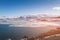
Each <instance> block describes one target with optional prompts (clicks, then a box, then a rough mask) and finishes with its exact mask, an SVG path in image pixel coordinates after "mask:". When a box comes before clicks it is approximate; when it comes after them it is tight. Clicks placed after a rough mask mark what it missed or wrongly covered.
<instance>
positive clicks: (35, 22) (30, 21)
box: [0, 14, 60, 27]
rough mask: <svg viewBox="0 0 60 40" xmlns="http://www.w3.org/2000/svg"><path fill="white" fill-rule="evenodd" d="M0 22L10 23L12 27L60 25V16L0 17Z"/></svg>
mask: <svg viewBox="0 0 60 40" xmlns="http://www.w3.org/2000/svg"><path fill="white" fill-rule="evenodd" d="M0 24H9V25H10V27H12V26H14V27H47V26H58V27H59V26H60V16H49V15H45V14H44V15H27V16H20V17H16V18H9V17H5V16H3V17H0Z"/></svg>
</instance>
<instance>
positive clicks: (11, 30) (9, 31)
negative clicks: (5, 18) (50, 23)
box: [0, 24, 51, 40]
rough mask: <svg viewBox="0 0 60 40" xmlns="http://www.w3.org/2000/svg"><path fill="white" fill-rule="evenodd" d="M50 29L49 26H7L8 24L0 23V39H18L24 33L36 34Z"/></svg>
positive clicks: (28, 34)
mask: <svg viewBox="0 0 60 40" xmlns="http://www.w3.org/2000/svg"><path fill="white" fill-rule="evenodd" d="M50 29H51V28H49V27H9V25H6V24H0V40H6V39H8V38H11V39H13V40H18V39H20V38H22V37H23V36H25V35H27V36H29V37H31V36H36V35H39V34H41V33H43V32H46V31H48V30H50Z"/></svg>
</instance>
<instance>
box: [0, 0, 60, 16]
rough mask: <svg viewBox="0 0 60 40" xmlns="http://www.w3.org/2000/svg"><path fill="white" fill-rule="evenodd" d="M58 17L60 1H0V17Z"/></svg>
mask: <svg viewBox="0 0 60 40" xmlns="http://www.w3.org/2000/svg"><path fill="white" fill-rule="evenodd" d="M32 14H47V15H60V0H0V16H11V17H16V16H23V15H32Z"/></svg>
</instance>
